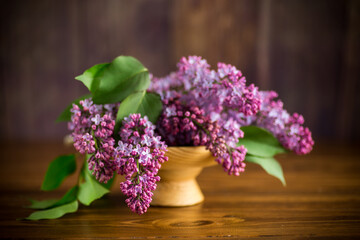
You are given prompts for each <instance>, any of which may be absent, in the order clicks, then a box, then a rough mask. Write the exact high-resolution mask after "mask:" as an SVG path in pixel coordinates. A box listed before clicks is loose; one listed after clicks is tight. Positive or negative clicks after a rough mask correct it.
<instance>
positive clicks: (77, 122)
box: [68, 99, 116, 183]
mask: <svg viewBox="0 0 360 240" xmlns="http://www.w3.org/2000/svg"><path fill="white" fill-rule="evenodd" d="M79 104H80V107H79V106H78V105H76V104H73V108H72V109H71V112H72V117H71V122H70V123H69V125H68V127H69V129H70V130H72V137H73V140H74V147H75V149H76V150H77V151H78V152H80V153H81V154H89V155H91V156H90V158H89V159H88V164H89V169H90V170H91V171H92V173H93V175H94V176H95V177H96V179H97V180H98V181H99V182H104V183H106V182H107V181H108V180H110V179H111V178H112V177H113V173H114V171H115V169H116V168H115V165H114V162H113V158H112V156H113V154H114V143H115V141H114V139H113V137H112V134H113V131H114V126H115V121H114V119H113V113H114V111H115V109H116V105H115V104H107V105H104V106H102V105H96V104H93V102H92V101H91V99H85V100H82V101H80V103H79Z"/></svg>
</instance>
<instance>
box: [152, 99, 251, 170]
mask: <svg viewBox="0 0 360 240" xmlns="http://www.w3.org/2000/svg"><path fill="white" fill-rule="evenodd" d="M163 102H164V111H163V113H162V115H161V116H160V118H159V120H158V125H157V128H156V129H157V131H158V132H159V134H160V135H161V136H162V137H163V138H164V139H165V141H166V143H168V144H169V145H172V146H206V147H207V149H209V151H210V152H211V153H212V154H213V156H214V157H215V159H216V161H217V162H218V163H219V164H221V165H222V166H223V168H224V170H225V171H226V172H227V173H228V174H231V175H239V174H240V172H243V171H244V170H245V163H244V159H245V155H246V149H245V148H244V147H243V146H240V147H237V146H236V143H237V142H238V139H239V137H243V135H244V134H243V132H242V131H241V130H240V127H239V128H234V127H233V126H230V124H229V126H226V127H227V128H224V127H221V126H220V125H219V124H218V122H217V121H215V122H212V121H211V120H210V118H209V117H208V116H205V115H204V110H203V109H200V108H199V107H197V106H194V105H189V106H187V105H183V104H181V102H180V101H179V100H178V99H172V98H171V99H165V100H164V101H163Z"/></svg>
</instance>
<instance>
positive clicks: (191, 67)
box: [28, 56, 314, 220]
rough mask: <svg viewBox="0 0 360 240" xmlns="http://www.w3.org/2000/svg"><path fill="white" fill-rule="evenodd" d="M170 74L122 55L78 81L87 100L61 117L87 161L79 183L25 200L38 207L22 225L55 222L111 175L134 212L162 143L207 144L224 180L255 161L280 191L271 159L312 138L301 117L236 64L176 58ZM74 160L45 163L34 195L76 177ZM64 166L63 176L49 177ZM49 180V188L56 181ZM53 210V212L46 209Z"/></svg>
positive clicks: (143, 205) (145, 195) (148, 189)
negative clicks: (51, 196)
mask: <svg viewBox="0 0 360 240" xmlns="http://www.w3.org/2000/svg"><path fill="white" fill-rule="evenodd" d="M177 67H178V70H177V71H176V72H173V73H171V74H169V75H168V76H166V77H163V78H156V77H153V76H152V75H151V74H149V72H148V70H147V69H146V68H145V67H144V66H143V65H142V64H141V63H140V62H139V61H137V60H136V59H134V58H132V57H124V56H120V57H118V58H116V59H115V60H114V61H113V62H111V63H105V64H98V65H95V66H93V67H92V68H90V69H88V70H86V71H85V72H84V73H83V74H82V75H80V76H78V77H76V79H77V80H79V81H81V82H83V83H84V85H85V86H86V87H87V88H88V89H89V91H90V94H89V95H87V96H84V97H81V98H79V99H77V100H75V101H74V102H73V103H72V104H71V105H70V106H69V107H68V108H67V109H66V110H65V111H64V112H63V113H62V115H61V116H60V117H59V119H58V120H60V121H68V128H69V130H70V131H71V136H72V140H73V145H74V147H75V149H76V150H77V151H78V152H79V153H81V154H84V155H86V158H85V161H84V165H83V166H82V170H81V172H80V175H79V181H78V184H77V185H76V186H75V187H74V188H72V189H70V190H69V192H68V193H66V194H65V196H64V197H63V198H62V199H60V200H56V201H54V200H53V201H52V202H49V201H50V200H45V201H33V204H32V205H31V206H30V207H33V208H36V209H43V210H41V211H38V212H35V213H33V214H32V215H30V216H29V217H28V219H32V220H34V219H43V218H57V217H61V216H62V215H64V214H66V213H68V212H74V211H76V210H77V207H78V201H79V202H81V203H82V204H85V205H89V204H90V203H91V202H92V201H94V200H95V199H98V198H100V197H101V196H103V195H104V194H105V193H107V192H109V188H110V186H111V183H112V181H113V179H114V174H115V173H118V174H121V175H124V176H125V181H124V182H122V183H121V184H120V188H121V191H122V192H123V193H124V194H125V195H126V197H127V199H126V203H127V205H128V206H129V208H130V209H131V210H132V211H133V212H135V213H138V214H143V213H145V212H146V211H147V209H148V208H149V206H150V203H151V201H152V196H153V191H154V190H155V189H156V182H158V181H159V180H160V177H159V176H158V175H157V173H158V170H159V169H160V168H161V164H162V163H164V162H165V161H168V159H167V157H166V156H165V153H166V151H167V147H168V146H205V147H206V149H208V150H209V151H210V152H211V154H212V155H213V156H214V157H215V161H216V162H217V163H218V164H220V165H221V166H222V168H223V169H224V171H225V172H227V173H228V174H229V175H236V176H238V175H240V173H241V172H244V171H245V167H246V162H251V163H257V164H259V165H261V166H262V167H263V168H264V169H265V170H266V171H267V172H268V173H269V174H271V175H273V176H275V177H277V178H278V179H280V180H281V181H282V182H283V184H284V185H285V180H284V177H283V173H282V169H281V166H280V164H279V163H278V162H277V161H276V160H275V159H274V158H273V156H274V155H276V154H278V153H284V152H286V151H293V152H294V153H296V154H307V153H309V152H310V151H311V150H312V147H313V144H314V141H313V139H312V137H311V132H310V131H309V129H308V128H306V127H304V126H303V123H304V118H303V117H302V116H301V115H299V114H297V113H294V114H292V115H290V114H289V113H288V112H287V111H286V110H285V109H284V108H283V103H282V102H281V100H278V99H277V94H276V92H274V91H260V90H259V89H258V87H256V86H255V85H253V84H250V85H247V84H246V79H245V77H244V76H243V74H242V73H241V72H240V71H239V70H238V69H236V68H235V67H234V66H231V65H228V64H224V63H218V66H217V70H213V69H211V68H210V66H209V64H208V63H207V61H206V60H205V59H203V58H201V57H197V56H190V57H188V58H185V57H183V58H182V59H181V60H180V62H179V63H178V65H177ZM75 168H76V166H75V157H74V155H68V156H60V157H59V158H57V159H55V160H54V161H53V162H52V163H51V164H50V166H49V170H48V172H47V174H46V176H45V180H44V182H43V186H42V189H43V190H53V189H55V188H57V187H58V186H59V185H60V184H61V182H62V180H63V178H64V177H66V176H67V175H69V174H71V173H72V172H74V170H75ZM59 169H64V170H63V171H64V172H65V174H60V175H59V174H58V175H56V174H54V172H55V173H56V172H59ZM54 182H55V183H54ZM54 209H55V210H54Z"/></svg>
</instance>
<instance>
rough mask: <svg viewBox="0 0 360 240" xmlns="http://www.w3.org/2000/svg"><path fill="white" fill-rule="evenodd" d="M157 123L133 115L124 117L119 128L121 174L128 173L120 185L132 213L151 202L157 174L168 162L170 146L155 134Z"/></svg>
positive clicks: (118, 158)
mask: <svg viewBox="0 0 360 240" xmlns="http://www.w3.org/2000/svg"><path fill="white" fill-rule="evenodd" d="M154 130H155V126H154V125H153V124H152V123H151V122H150V121H149V120H148V119H147V117H146V116H145V117H144V118H141V116H140V114H131V115H130V116H129V117H128V118H125V119H124V121H123V123H122V128H121V130H120V137H121V140H120V141H119V142H118V147H116V149H115V162H116V166H117V170H118V173H119V174H121V175H125V178H126V181H125V182H122V183H121V184H120V188H121V190H122V192H123V193H124V194H125V195H126V196H127V197H128V198H127V199H126V203H127V205H128V206H129V207H130V209H131V210H132V211H133V212H136V213H138V214H143V213H145V212H146V211H147V209H148V207H149V206H150V202H151V201H152V196H153V193H152V191H153V190H155V189H156V182H157V181H159V180H160V177H159V176H156V174H157V173H158V170H159V169H160V167H161V164H162V163H163V162H165V161H167V157H165V151H167V146H166V145H165V143H164V142H163V141H161V139H160V136H156V135H155V133H154Z"/></svg>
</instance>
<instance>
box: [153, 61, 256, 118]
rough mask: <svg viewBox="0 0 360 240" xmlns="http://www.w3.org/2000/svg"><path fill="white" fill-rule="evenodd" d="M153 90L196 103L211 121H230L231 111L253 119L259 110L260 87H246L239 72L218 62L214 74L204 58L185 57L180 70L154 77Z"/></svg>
mask: <svg viewBox="0 0 360 240" xmlns="http://www.w3.org/2000/svg"><path fill="white" fill-rule="evenodd" d="M150 90H151V91H155V92H157V93H159V94H160V95H161V96H162V99H166V98H169V97H177V96H180V100H181V101H185V102H191V101H192V102H195V105H196V106H198V107H200V108H201V109H203V110H204V111H205V115H207V116H210V117H211V120H212V121H215V120H219V121H222V119H225V121H227V120H228V119H229V118H230V116H228V112H229V110H233V111H236V112H241V113H243V114H244V115H245V116H251V115H253V114H255V113H256V112H257V111H258V110H259V109H260V99H259V98H258V95H257V92H258V90H257V88H256V87H255V86H254V85H253V84H251V85H250V86H246V80H245V77H244V76H243V75H242V73H241V72H240V71H239V70H237V69H236V68H235V67H234V66H231V65H227V64H224V63H219V64H218V70H217V71H214V70H211V69H210V65H209V64H208V63H207V62H206V60H205V59H202V58H201V57H197V56H190V57H189V58H185V57H183V58H182V59H181V60H180V62H179V63H178V71H177V72H175V73H171V74H170V75H169V76H167V77H164V78H152V82H151V85H150ZM224 116H225V118H224Z"/></svg>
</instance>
